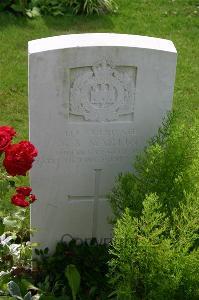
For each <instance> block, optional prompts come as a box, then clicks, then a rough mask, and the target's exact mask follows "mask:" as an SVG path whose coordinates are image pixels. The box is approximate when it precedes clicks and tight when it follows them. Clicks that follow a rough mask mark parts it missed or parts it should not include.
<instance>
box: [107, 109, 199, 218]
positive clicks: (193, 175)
mask: <svg viewBox="0 0 199 300" xmlns="http://www.w3.org/2000/svg"><path fill="white" fill-rule="evenodd" d="M182 120H183V121H182ZM151 193H155V194H156V195H157V197H158V201H159V202H160V203H161V205H162V206H161V209H162V210H163V212H164V213H165V214H166V216H168V217H171V218H172V211H173V209H174V208H177V207H179V205H180V203H183V202H184V201H185V200H186V197H187V195H188V194H190V193H191V194H194V195H195V196H196V197H197V196H198V195H199V118H198V117H197V115H196V114H193V112H188V111H187V112H186V113H184V117H183V118H182V116H180V113H178V114H177V113H175V114H173V115H170V116H169V117H168V119H167V121H165V122H164V124H163V126H162V127H161V128H160V129H159V131H158V134H157V135H156V136H155V137H154V138H153V139H152V140H151V141H150V142H149V144H148V146H147V147H146V148H145V150H144V151H143V153H141V154H139V155H138V157H137V159H136V162H135V164H134V172H132V173H126V174H120V175H119V177H118V178H117V180H116V183H115V186H114V188H113V191H112V192H111V193H110V195H109V199H110V202H111V205H112V208H113V211H114V214H115V216H116V217H119V216H120V215H121V214H122V213H123V212H124V210H125V208H126V207H128V208H129V210H130V213H131V215H132V216H136V217H139V216H140V215H141V213H142V209H143V201H144V199H145V198H146V195H149V194H151Z"/></svg>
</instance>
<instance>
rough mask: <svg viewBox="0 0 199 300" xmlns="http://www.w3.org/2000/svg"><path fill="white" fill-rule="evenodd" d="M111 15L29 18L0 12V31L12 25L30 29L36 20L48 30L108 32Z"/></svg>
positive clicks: (112, 24) (67, 15)
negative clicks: (42, 23)
mask: <svg viewBox="0 0 199 300" xmlns="http://www.w3.org/2000/svg"><path fill="white" fill-rule="evenodd" d="M111 17H112V15H101V16H98V15H93V16H83V15H79V16H74V15H72V14H66V15H64V16H57V17H53V16H42V17H41V18H40V17H39V18H36V19H34V20H30V19H28V18H27V17H23V16H17V15H14V14H12V13H10V12H3V13H2V12H0V32H1V31H3V30H4V28H7V27H12V26H16V27H19V28H27V29H31V28H34V27H35V22H36V23H37V21H38V23H39V22H41V21H43V22H44V24H45V25H46V26H47V27H48V28H49V29H50V30H53V31H58V32H60V31H63V32H70V33H73V32H74V33H75V32H76V33H79V32H92V31H94V32H96V31H97V32H99V31H102V32H110V31H112V30H113V28H114V23H113V22H112V19H111ZM39 19H40V20H39Z"/></svg>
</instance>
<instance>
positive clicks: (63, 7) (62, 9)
mask: <svg viewBox="0 0 199 300" xmlns="http://www.w3.org/2000/svg"><path fill="white" fill-rule="evenodd" d="M31 7H32V9H33V8H34V7H37V8H39V10H40V12H41V14H42V15H52V16H59V15H64V14H65V13H66V12H67V9H68V0H32V1H31Z"/></svg>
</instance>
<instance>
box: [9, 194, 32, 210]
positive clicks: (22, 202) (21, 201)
mask: <svg viewBox="0 0 199 300" xmlns="http://www.w3.org/2000/svg"><path fill="white" fill-rule="evenodd" d="M11 202H12V204H14V205H16V206H21V207H27V206H29V205H30V203H29V202H28V201H26V199H25V196H24V195H23V194H16V195H14V196H12V198H11Z"/></svg>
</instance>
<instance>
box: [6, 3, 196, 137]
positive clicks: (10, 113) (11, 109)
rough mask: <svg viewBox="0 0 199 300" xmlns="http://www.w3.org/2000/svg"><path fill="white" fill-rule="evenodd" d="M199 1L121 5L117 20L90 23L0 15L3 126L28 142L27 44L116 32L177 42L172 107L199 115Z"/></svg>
mask: <svg viewBox="0 0 199 300" xmlns="http://www.w3.org/2000/svg"><path fill="white" fill-rule="evenodd" d="M197 1H198V0H118V2H119V12H118V13H117V14H115V15H105V16H91V17H87V16H70V15H67V16H64V17H43V18H37V19H34V20H30V19H27V18H23V17H16V16H14V15H11V14H8V13H0V125H1V124H7V125H12V126H14V127H15V128H16V129H17V131H18V133H19V136H18V138H19V139H25V138H26V139H27V138H28V94H27V90H28V71H27V69H28V64H27V43H28V41H29V40H33V39H38V38H42V37H48V36H53V35H60V34H69V33H80V32H116V33H127V34H138V35H148V36H154V37H159V38H165V39H170V40H172V41H173V42H174V44H175V46H176V48H177V50H178V66H177V77H176V84H175V94H174V105H173V107H174V109H175V110H180V109H188V110H192V111H193V112H194V111H196V112H198V94H199V93H198V86H199V85H198V77H199V76H198V75H199V74H198V65H199V55H198V49H199V38H198V37H199V1H198V2H197ZM182 118H183V114H182Z"/></svg>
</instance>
